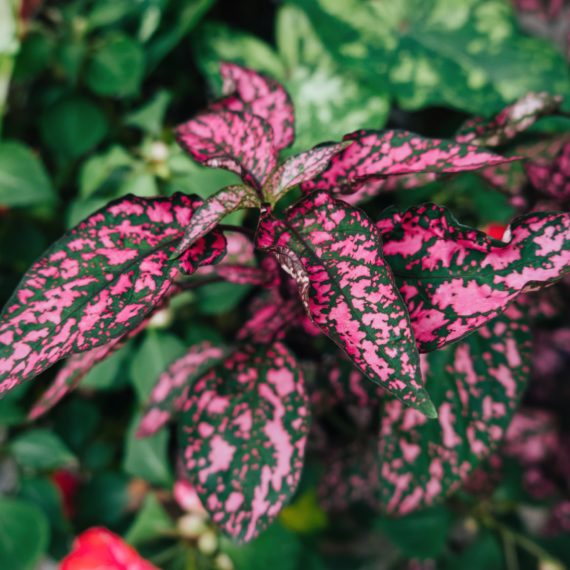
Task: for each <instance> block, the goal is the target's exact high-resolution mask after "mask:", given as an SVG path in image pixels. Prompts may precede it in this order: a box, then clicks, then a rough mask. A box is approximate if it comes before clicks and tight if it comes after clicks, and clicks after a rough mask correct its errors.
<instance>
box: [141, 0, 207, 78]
mask: <svg viewBox="0 0 570 570" xmlns="http://www.w3.org/2000/svg"><path fill="white" fill-rule="evenodd" d="M214 2H215V0H189V1H187V2H184V4H182V5H180V4H177V3H174V4H173V5H174V6H175V11H174V14H173V22H172V23H170V25H168V26H165V29H164V32H159V33H157V34H156V35H155V36H154V37H153V38H152V40H151V41H150V43H149V46H148V48H147V67H148V69H149V70H152V69H154V68H155V67H156V65H157V64H158V63H159V62H160V61H161V60H162V59H163V58H164V57H166V56H167V55H168V54H169V53H170V51H172V49H174V48H175V47H176V45H177V44H178V43H179V42H180V41H181V40H183V39H184V38H185V37H186V36H187V34H188V33H189V32H190V31H191V30H192V29H193V28H194V26H196V24H197V23H198V22H199V21H200V20H201V19H202V17H203V16H204V14H205V13H206V12H207V11H208V10H209V9H210V7H211V6H212V5H213V4H214ZM179 6H182V8H181V10H178V7H179Z"/></svg>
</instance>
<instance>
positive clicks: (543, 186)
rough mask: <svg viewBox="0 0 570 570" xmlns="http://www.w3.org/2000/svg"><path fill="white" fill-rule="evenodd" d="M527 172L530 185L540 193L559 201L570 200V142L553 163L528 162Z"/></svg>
mask: <svg viewBox="0 0 570 570" xmlns="http://www.w3.org/2000/svg"><path fill="white" fill-rule="evenodd" d="M525 170H526V173H527V176H528V178H529V180H530V183H531V184H532V185H533V186H534V187H535V188H536V189H537V190H539V191H540V192H543V193H544V194H547V195H549V196H551V197H552V198H556V199H559V200H568V199H569V198H570V142H568V143H566V144H565V145H564V146H563V147H562V148H561V149H560V150H559V152H558V154H557V155H556V157H555V158H554V160H553V161H552V162H550V163H546V164H545V163H544V162H543V161H540V162H534V161H532V162H527V163H526V165H525Z"/></svg>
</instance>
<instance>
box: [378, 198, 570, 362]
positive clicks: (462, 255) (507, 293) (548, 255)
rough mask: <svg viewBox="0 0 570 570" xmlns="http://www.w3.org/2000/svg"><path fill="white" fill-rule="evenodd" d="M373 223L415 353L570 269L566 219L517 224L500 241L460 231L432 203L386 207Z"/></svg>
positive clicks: (547, 215)
mask: <svg viewBox="0 0 570 570" xmlns="http://www.w3.org/2000/svg"><path fill="white" fill-rule="evenodd" d="M377 225H378V228H379V229H380V232H381V234H382V241H383V242H384V248H383V251H384V256H385V257H386V260H387V261H388V263H389V264H390V267H391V268H392V270H393V272H394V275H395V277H396V282H397V283H398V287H399V289H400V292H401V294H402V297H403V298H404V301H405V302H406V305H407V306H408V310H409V312H410V316H411V319H412V326H413V329H414V333H415V336H416V340H417V342H418V346H419V348H420V351H421V352H428V351H430V350H435V349H436V348H441V347H443V346H445V345H446V344H449V343H450V342H453V341H457V340H459V339H460V338H462V337H464V336H465V335H467V334H469V333H470V332H472V331H473V330H475V329H476V328H477V327H480V326H482V325H483V324H484V323H486V322H487V321H489V320H490V319H492V318H494V317H496V316H497V315H498V314H500V313H501V312H502V311H504V310H505V308H506V307H507V306H508V305H509V304H510V303H511V302H512V301H513V300H514V299H515V298H516V297H517V295H519V294H520V293H522V292H525V291H530V290H534V289H536V288H538V287H540V286H544V285H547V284H549V283H552V282H553V281H555V280H557V279H559V278H560V277H562V275H563V274H564V273H566V272H568V271H569V270H570V214H567V213H561V212H537V213H533V214H527V215H526V216H523V217H520V218H517V219H515V220H514V221H513V222H512V224H511V226H510V229H509V230H507V232H506V235H505V237H504V238H503V239H504V240H505V241H498V240H495V239H492V238H490V237H489V236H487V235H486V234H485V233H484V232H481V231H478V230H475V229H472V228H469V227H467V226H463V225H462V224H460V223H459V222H458V221H457V220H456V219H455V218H454V217H453V215H452V214H451V213H450V212H449V210H447V209H446V208H443V207H441V206H437V205H435V204H426V205H422V206H416V207H413V208H410V209H409V210H408V211H406V212H404V213H398V212H397V211H395V210H394V209H392V208H390V209H388V210H386V211H385V212H384V214H383V217H382V219H381V220H380V221H379V222H378V224H377Z"/></svg>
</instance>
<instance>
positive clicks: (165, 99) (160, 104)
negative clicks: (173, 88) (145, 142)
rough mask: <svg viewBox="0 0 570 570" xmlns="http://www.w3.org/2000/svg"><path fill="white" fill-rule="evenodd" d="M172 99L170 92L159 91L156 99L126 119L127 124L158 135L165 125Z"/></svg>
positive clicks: (155, 96)
mask: <svg viewBox="0 0 570 570" xmlns="http://www.w3.org/2000/svg"><path fill="white" fill-rule="evenodd" d="M171 99H172V95H171V94H170V92H168V91H165V90H163V89H162V90H160V91H158V92H157V93H156V94H155V95H154V97H153V98H152V99H151V100H150V101H149V102H148V103H145V104H144V105H143V106H142V107H141V108H140V109H135V110H134V111H132V112H131V113H129V114H128V115H127V116H126V117H125V124H126V125H129V126H132V127H138V128H139V129H141V130H142V131H144V132H147V133H149V134H151V135H158V133H160V130H161V129H162V126H163V123H164V115H165V113H166V109H167V107H168V105H169V103H170V100H171Z"/></svg>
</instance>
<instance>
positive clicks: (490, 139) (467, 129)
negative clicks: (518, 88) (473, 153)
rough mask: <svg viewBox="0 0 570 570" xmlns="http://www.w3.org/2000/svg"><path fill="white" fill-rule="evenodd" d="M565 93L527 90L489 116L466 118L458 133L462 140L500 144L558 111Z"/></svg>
mask: <svg viewBox="0 0 570 570" xmlns="http://www.w3.org/2000/svg"><path fill="white" fill-rule="evenodd" d="M561 105H562V97H560V96H558V95H550V94H549V93H527V94H526V95H525V96H524V97H521V98H520V99H519V100H518V101H515V102H514V103H513V104H512V105H509V106H508V107H505V108H504V109H503V110H502V111H501V112H500V113H498V114H497V115H495V116H494V117H492V118H490V119H486V118H483V117H476V118H474V119H470V120H468V121H466V122H465V123H464V124H463V125H462V126H461V128H460V129H459V130H458V131H457V133H456V135H455V140H456V141H457V142H459V143H464V144H467V143H470V144H474V145H477V146H500V145H502V144H505V143H506V142H508V141H509V140H511V139H513V138H514V137H516V136H517V135H518V134H519V133H522V132H524V131H526V129H528V128H529V127H530V126H531V125H532V124H533V123H535V122H536V121H537V120H538V119H540V117H544V116H547V115H552V114H555V113H556V112H558V111H559V109H560V106H561Z"/></svg>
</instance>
